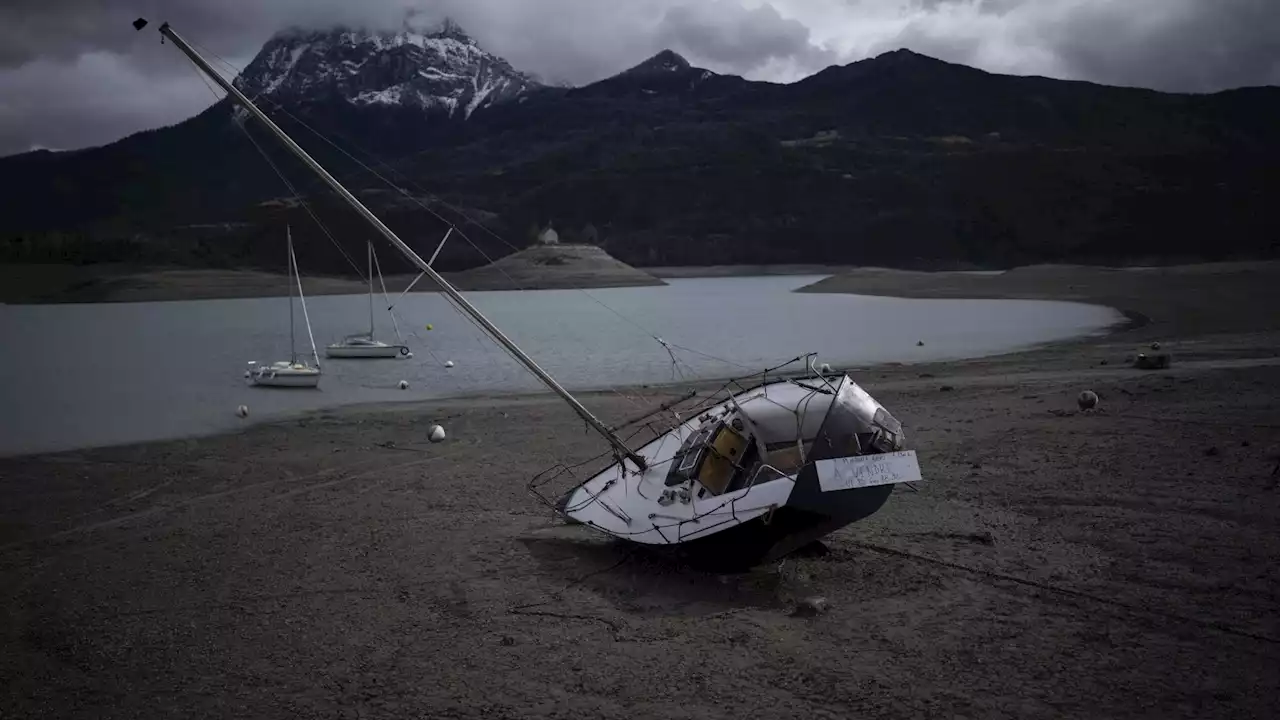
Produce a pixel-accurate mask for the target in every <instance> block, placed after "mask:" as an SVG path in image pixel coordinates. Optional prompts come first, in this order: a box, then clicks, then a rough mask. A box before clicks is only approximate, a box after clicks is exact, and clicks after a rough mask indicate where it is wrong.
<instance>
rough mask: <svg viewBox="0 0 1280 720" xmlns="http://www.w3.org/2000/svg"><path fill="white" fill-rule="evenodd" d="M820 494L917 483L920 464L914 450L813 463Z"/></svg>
mask: <svg viewBox="0 0 1280 720" xmlns="http://www.w3.org/2000/svg"><path fill="white" fill-rule="evenodd" d="M814 464H815V465H816V466H817V469H818V484H819V485H820V486H821V487H822V492H833V491H836V490H852V489H853V488H861V487H872V486H874V485H892V484H894V483H904V482H919V481H920V479H921V478H920V463H919V462H917V461H916V453H915V451H914V450H904V451H902V452H894V453H881V454H879V455H857V456H854V457H842V458H832V459H830V460H819V461H817V462H816V463H814Z"/></svg>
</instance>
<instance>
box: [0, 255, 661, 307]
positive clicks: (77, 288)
mask: <svg viewBox="0 0 1280 720" xmlns="http://www.w3.org/2000/svg"><path fill="white" fill-rule="evenodd" d="M442 275H443V276H444V278H445V279H446V280H448V281H449V283H450V284H452V285H453V286H454V287H456V288H458V289H459V290H463V291H501V290H558V289H573V288H581V289H595V288H608V287H644V286H654V285H665V284H666V283H665V282H664V281H663V280H661V279H660V278H657V277H655V276H653V275H651V274H649V273H647V272H645V271H643V270H638V269H636V268H633V267H631V266H629V265H626V264H624V263H622V262H619V261H618V260H616V259H615V258H613V257H611V256H610V255H608V254H607V253H605V252H604V251H603V250H600V249H599V248H597V247H594V246H587V245H558V246H554V247H546V246H540V247H530V248H526V249H524V250H521V251H519V252H516V253H513V254H512V255H508V256H506V257H503V258H500V259H498V260H497V261H495V262H494V263H493V264H491V265H486V266H483V267H479V268H473V269H471V270H463V271H459V272H445V273H442ZM415 277H416V274H412V275H387V276H386V277H385V278H384V281H385V283H386V286H387V291H388V292H392V293H399V292H402V291H403V290H404V289H405V288H406V287H408V286H409V284H410V283H411V282H413V280H414V278H415ZM302 290H303V292H304V293H306V294H307V295H308V296H313V295H314V296H319V295H363V294H364V293H366V292H368V286H367V285H365V283H364V282H363V281H361V280H358V279H353V278H347V277H329V276H321V275H311V274H309V273H307V272H305V270H304V272H303V273H302ZM380 290H381V288H379V291H380ZM438 290H439V288H437V287H436V286H435V284H434V283H432V282H431V281H430V280H429V279H426V278H424V279H423V280H421V281H420V282H419V283H418V284H417V285H415V286H414V292H437V291H438ZM288 292H289V280H288V276H286V275H284V274H278V273H270V272H263V271H260V270H246V269H241V270H211V269H204V270H196V269H189V268H147V267H133V266H128V265H87V266H74V265H7V266H0V302H3V303H11V304H32V303H50V304H53V303H112V302H168V301H175V300H225V299H234V298H260V297H283V296H285V295H287V294H288Z"/></svg>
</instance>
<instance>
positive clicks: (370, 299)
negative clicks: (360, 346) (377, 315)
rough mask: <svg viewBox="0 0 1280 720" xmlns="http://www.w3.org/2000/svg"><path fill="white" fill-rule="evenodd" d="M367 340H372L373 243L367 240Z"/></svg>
mask: <svg viewBox="0 0 1280 720" xmlns="http://www.w3.org/2000/svg"><path fill="white" fill-rule="evenodd" d="M367 244H368V245H369V340H370V341H372V340H373V241H372V240H369V241H368V243H367Z"/></svg>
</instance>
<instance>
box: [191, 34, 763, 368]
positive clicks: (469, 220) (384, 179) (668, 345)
mask: <svg viewBox="0 0 1280 720" xmlns="http://www.w3.org/2000/svg"><path fill="white" fill-rule="evenodd" d="M193 44H194V43H193ZM198 47H201V49H202V50H204V51H205V52H206V53H208V54H209V55H210V56H211V57H213V58H215V59H216V60H217V61H219V62H220V63H222V65H224V66H225V67H227V68H228V69H230V70H232V71H233V72H235V73H236V74H237V75H239V74H241V73H242V71H241V70H240V69H239V68H237V67H236V66H235V65H234V64H232V63H231V62H229V61H227V60H226V59H225V58H222V57H221V56H219V55H218V54H217V53H214V52H212V51H210V50H208V48H204V47H203V46H198ZM254 99H255V100H256V99H257V97H256V96H255V98H254ZM265 99H266V101H267V102H268V103H270V104H271V105H272V106H274V107H275V108H276V109H277V110H278V111H279V112H280V113H282V114H284V115H285V116H286V117H288V118H290V119H292V120H293V121H294V122H296V123H297V124H298V125H300V126H301V127H303V128H305V129H306V130H307V131H309V132H310V133H312V134H313V135H315V136H316V137H317V138H319V139H320V140H321V141H323V142H325V143H326V144H328V145H330V146H331V147H333V148H334V149H335V150H337V151H338V152H339V153H342V154H343V155H344V156H346V157H347V158H349V159H350V160H351V161H353V162H355V163H356V164H357V165H359V166H360V167H361V168H363V169H364V170H365V171H367V172H369V173H370V174H371V175H373V176H374V177H376V178H377V179H378V180H381V181H382V182H383V183H385V184H386V185H387V186H388V187H390V188H392V189H394V190H396V191H398V192H400V194H402V195H404V196H405V197H406V198H407V199H408V200H409V201H411V202H413V203H414V204H415V205H417V206H418V207H420V208H422V209H423V210H426V211H427V212H428V213H429V214H431V215H432V216H433V217H435V218H436V219H437V220H440V221H441V222H443V223H445V224H446V225H448V226H449V227H450V228H451V229H453V230H454V231H456V232H457V233H458V235H459V236H461V237H462V238H463V240H465V241H466V242H467V244H468V245H470V246H471V247H472V248H473V249H474V250H475V251H476V252H478V253H479V254H480V255H481V257H483V258H484V259H485V262H487V263H489V264H490V265H492V264H493V259H492V258H491V257H490V256H489V255H488V253H486V252H485V251H484V250H483V249H482V248H480V246H479V245H477V244H476V243H475V242H474V241H472V239H471V238H470V237H469V236H467V234H466V233H465V232H463V231H462V230H461V229H460V228H458V227H457V226H456V225H455V224H454V223H452V222H450V221H449V220H448V219H447V218H445V217H444V216H442V215H441V214H440V213H438V212H436V211H435V210H434V209H433V208H431V207H430V206H429V205H427V204H426V203H424V202H422V200H421V199H419V198H417V197H415V196H414V195H413V194H411V193H409V192H408V191H407V190H405V189H404V188H403V187H400V185H398V184H396V183H394V182H392V181H391V180H390V179H388V178H387V177H386V176H384V175H383V174H381V173H379V172H378V171H377V170H375V169H374V168H372V167H370V166H369V164H368V163H365V162H364V161H362V160H360V159H359V158H357V157H356V156H355V155H353V154H352V153H351V152H349V151H348V150H347V149H345V148H343V147H342V146H340V145H338V144H337V143H335V142H334V141H333V140H331V139H329V138H328V137H326V135H325V134H323V133H321V132H320V131H318V130H316V129H315V128H313V127H311V126H310V125H309V124H307V123H306V122H305V121H303V120H302V119H301V118H299V117H297V116H296V115H294V114H293V113H291V112H289V110H288V109H287V108H285V107H284V106H283V105H281V104H280V103H278V102H276V101H274V100H272V99H271V98H265ZM332 134H333V135H334V136H335V137H339V138H342V139H343V140H344V141H345V142H346V143H348V144H350V145H351V147H352V148H353V149H355V150H359V151H360V152H361V153H362V154H363V155H365V156H367V157H368V158H369V159H370V160H371V161H372V162H374V163H376V164H378V165H380V166H381V167H383V168H385V169H386V170H387V171H388V172H389V173H391V174H394V175H396V176H398V177H400V178H402V179H403V180H404V181H405V182H407V183H408V184H409V185H411V186H412V187H414V188H416V189H417V190H418V191H419V192H421V193H423V194H425V195H426V196H427V197H429V198H430V199H431V200H433V201H434V202H436V203H438V204H440V205H442V206H444V207H446V208H448V209H450V210H452V211H453V212H454V213H456V214H458V215H459V216H461V217H462V218H463V219H464V220H466V221H467V223H470V224H472V225H475V226H476V227H478V228H480V230H481V231H482V232H484V233H486V234H487V235H489V236H490V237H492V238H493V239H494V240H497V241H498V242H500V243H502V244H503V245H505V246H507V247H508V248H510V249H511V250H513V251H519V250H520V248H517V247H516V246H515V245H513V244H512V243H511V242H509V241H508V240H506V239H505V238H503V237H501V236H500V235H498V234H497V233H495V232H493V231H492V230H490V229H489V228H488V227H486V226H485V225H484V224H483V223H480V222H479V221H477V220H475V219H474V218H472V217H471V216H470V215H468V214H467V213H466V212H465V211H464V210H462V209H461V208H459V207H457V206H454V205H452V204H451V203H449V202H447V201H445V200H443V199H441V198H440V197H439V196H437V195H435V194H433V193H431V192H429V191H427V190H426V189H425V188H423V187H422V186H421V185H419V184H418V183H417V182H416V181H414V180H413V178H411V177H409V176H408V175H407V174H405V173H403V172H400V171H398V170H396V169H395V168H394V167H392V166H391V165H389V164H388V163H386V162H385V161H383V160H381V159H379V158H378V157H377V156H376V155H374V154H373V153H370V152H368V151H367V150H363V149H361V148H360V147H359V145H358V144H357V143H355V142H354V141H352V140H351V138H349V137H346V136H344V135H343V134H341V133H338V132H336V131H332ZM496 269H497V270H498V271H499V272H500V273H502V275H503V276H504V277H505V278H506V279H507V281H508V282H510V283H511V284H512V285H513V286H514V287H516V288H518V289H522V290H523V289H526V288H523V287H522V286H521V285H520V283H518V282H516V281H515V280H514V278H512V277H511V276H510V275H508V274H507V273H506V271H505V270H503V269H502V268H501V267H498V268H496ZM572 289H574V290H577V291H578V292H581V293H582V294H584V295H586V296H587V297H588V298H589V299H591V300H592V301H593V302H595V303H596V304H598V305H600V306H601V307H603V308H604V309H606V310H608V311H609V312H610V313H612V314H614V315H615V316H617V317H618V318H619V319H621V320H622V321H624V322H626V323H628V324H629V325H631V326H633V327H635V328H636V329H638V330H640V331H641V332H643V333H645V334H646V335H648V336H649V337H650V338H652V339H653V340H654V341H655V342H657V343H658V344H659V345H661V346H662V347H663V349H664V350H666V351H667V354H668V356H669V357H670V359H671V361H672V365H673V376H674V374H675V372H674V371H675V370H676V369H678V364H679V362H680V361H679V360H678V359H677V358H676V356H675V352H674V351H673V349H674V350H681V351H684V352H688V353H691V354H693V355H698V356H701V357H703V358H706V359H708V360H713V361H716V362H720V363H723V364H725V365H730V366H734V367H738V368H741V369H745V370H753V369H754V368H752V367H751V366H748V365H743V364H741V363H738V362H734V361H732V360H728V359H725V358H721V357H717V356H715V355H711V354H708V353H704V352H701V351H699V350H694V349H692V348H688V347H684V346H681V345H678V344H675V343H669V342H667V341H666V340H663V339H662V338H661V337H659V336H658V335H657V334H656V333H654V332H653V331H652V330H650V329H648V328H646V327H645V326H643V325H641V324H640V323H639V322H637V321H635V320H633V319H632V318H630V317H627V316H626V315H624V314H622V313H621V312H619V311H618V310H617V309H615V308H613V307H611V306H610V305H608V304H607V303H605V302H604V301H602V300H600V299H599V298H597V297H596V296H595V295H593V294H592V293H590V292H589V291H587V290H586V289H585V288H581V287H573V288H572ZM685 364H686V365H687V366H688V367H689V369H690V371H691V372H695V373H696V369H695V368H693V366H692V365H689V364H688V363H685ZM680 375H681V378H682V379H683V375H684V374H683V372H681V373H680ZM615 392H616V391H615Z"/></svg>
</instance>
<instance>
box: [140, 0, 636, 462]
mask: <svg viewBox="0 0 1280 720" xmlns="http://www.w3.org/2000/svg"><path fill="white" fill-rule="evenodd" d="M146 25H147V21H146V20H144V19H142V18H138V19H137V20H135V21H134V23H133V27H134V29H136V30H141V29H142V28H144V27H146ZM160 34H161V36H163V37H166V38H168V39H169V40H171V41H173V44H174V45H176V46H177V47H178V49H179V50H181V51H182V52H183V54H185V55H186V56H187V57H188V58H190V59H191V62H193V63H195V65H196V67H198V68H199V69H200V70H201V71H203V72H204V73H205V74H206V75H208V76H209V77H210V79H212V80H213V81H214V82H215V83H217V84H218V85H219V86H220V87H221V88H222V89H223V90H225V91H226V92H227V94H228V95H230V96H231V97H232V98H234V99H235V101H236V102H238V103H240V104H241V105H242V106H244V108H245V109H246V110H248V111H249V112H250V113H252V114H253V116H254V117H256V118H257V119H258V121H259V122H261V123H262V124H263V125H265V126H266V127H267V129H268V130H270V131H271V132H272V133H273V134H275V136H276V137H277V138H279V139H280V142H282V143H284V145H285V147H287V148H289V150H290V151H292V152H293V154H294V155H297V156H298V159H299V160H301V161H302V162H303V163H305V164H306V165H307V167H309V168H311V169H312V170H313V171H315V173H316V174H317V175H319V176H320V179H321V180H324V181H325V183H327V184H328V185H329V187H331V188H333V190H334V192H336V193H338V195H340V196H341V197H342V199H343V200H346V201H347V204H348V205H350V206H351V207H352V208H353V209H355V211H356V212H358V213H360V215H361V216H362V217H363V218H364V219H365V220H367V221H369V224H371V225H373V227H374V229H376V230H377V231H378V232H379V233H381V234H382V236H383V237H385V238H386V239H387V240H388V241H389V242H390V243H391V244H392V245H394V246H395V247H396V249H397V250H399V251H400V252H402V253H404V256H405V257H406V258H408V259H409V261H410V262H412V263H413V264H414V265H416V266H418V268H419V269H421V270H422V272H424V273H426V274H427V275H428V276H429V277H430V278H431V279H432V280H434V281H435V282H436V284H437V285H439V286H440V289H441V290H443V291H444V293H445V294H446V295H448V296H449V297H450V298H451V299H452V300H453V301H454V302H455V303H457V304H458V306H459V307H461V308H462V309H463V311H464V312H466V313H467V314H468V315H470V316H471V317H472V318H473V319H474V320H475V321H476V322H477V323H479V324H480V327H482V328H484V329H485V331H487V332H488V333H489V335H490V336H492V337H493V339H494V340H496V341H497V342H498V344H500V345H502V346H503V347H504V348H506V350H507V351H508V352H510V353H511V354H512V356H514V357H515V358H516V360H518V361H520V363H521V364H522V365H524V366H525V368H527V369H528V370H529V372H531V373H533V374H534V376H536V377H537V378H538V379H539V380H541V381H542V382H543V383H544V384H545V385H546V386H547V387H548V388H550V389H551V390H552V392H554V393H556V394H557V395H559V396H560V397H561V398H562V399H563V400H564V401H565V402H567V403H569V407H571V408H573V410H574V412H576V413H578V415H579V416H580V417H582V419H583V420H585V421H586V422H587V424H588V425H590V426H591V427H592V429H594V430H595V431H596V432H598V433H600V435H601V436H603V437H604V438H605V440H607V441H608V442H609V444H610V445H612V446H613V448H614V450H615V451H617V452H618V453H620V454H621V455H622V456H623V457H625V458H629V459H630V460H631V461H632V462H634V463H635V464H636V465H638V466H639V467H640V468H641V469H644V468H646V467H648V464H647V463H646V462H645V459H644V458H643V457H642V456H640V454H638V453H637V452H635V451H634V450H632V449H631V448H629V447H627V444H626V443H625V442H623V441H622V438H620V437H618V436H617V435H616V434H614V433H613V432H612V431H610V430H609V427H608V426H607V425H605V424H604V423H603V422H601V421H600V419H599V418H597V417H596V416H595V415H593V414H591V411H590V410H587V408H586V407H584V406H583V404H582V403H580V402H578V399H577V398H575V397H574V396H573V395H570V394H569V391H568V390H565V389H564V388H563V387H561V385H560V383H558V382H556V380H555V378H553V377H551V376H550V375H549V374H547V371H545V370H543V369H542V368H541V367H539V366H538V364H537V363H536V362H534V361H533V358H531V357H529V356H528V355H526V354H525V352H524V351H523V350H521V349H520V348H519V347H517V346H516V344H515V343H514V342H512V341H511V339H510V338H508V337H507V336H506V335H503V334H502V331H501V330H499V329H498V328H497V326H495V325H494V324H493V323H492V322H490V321H489V319H488V318H486V317H485V316H484V315H483V314H482V313H481V312H480V311H479V310H477V309H476V308H475V306H473V305H472V304H471V303H470V302H468V301H467V299H466V298H464V297H463V296H462V294H461V293H459V292H458V291H457V290H456V289H455V288H454V287H453V286H452V285H450V284H449V283H448V282H447V281H446V280H445V279H444V278H443V277H441V276H440V274H439V273H437V272H436V271H435V270H434V269H432V267H431V265H430V264H429V263H427V262H426V261H425V260H423V259H422V258H421V257H419V256H418V254H417V253H415V252H414V251H413V249H412V248H410V247H409V246H408V245H406V244H405V243H404V241H403V240H401V239H400V238H399V237H397V236H396V234H395V233H394V232H392V231H391V228H389V227H387V226H386V225H385V224H384V223H383V222H382V221H381V220H379V219H378V216H377V215H374V214H373V213H372V212H371V211H370V210H369V208H367V207H365V206H364V205H363V204H362V203H361V202H360V201H359V200H357V199H356V197H355V196H354V195H352V194H351V192H350V191H349V190H347V189H346V188H345V187H343V186H342V184H341V183H339V182H338V181H337V180H336V179H335V178H334V177H333V176H332V175H330V174H329V172H328V171H327V170H325V169H324V168H323V167H321V166H320V163H318V162H316V161H315V160H314V159H312V157H311V156H310V155H308V154H307V153H306V151H304V150H303V149H302V148H301V147H299V146H298V144H297V143H296V142H294V141H293V139H292V138H290V137H289V136H288V135H287V134H285V132H284V131H283V130H281V129H280V128H279V127H278V126H277V125H276V124H275V123H274V122H272V121H271V118H269V117H267V116H266V114H265V113H263V112H262V111H261V110H259V109H258V108H257V106H255V105H254V104H253V103H252V102H251V101H250V100H249V98H247V97H245V96H244V93H242V92H240V91H239V90H238V89H237V88H236V87H235V86H234V85H232V84H231V83H230V82H227V80H225V79H224V78H223V77H222V76H221V75H219V74H218V73H217V72H216V71H215V70H214V69H213V67H212V66H210V65H209V63H208V62H206V61H205V59H204V58H203V57H201V56H200V54H199V53H197V52H196V51H195V50H194V49H192V47H191V46H190V45H188V44H187V42H186V41H185V40H183V39H182V37H181V36H179V35H178V33H176V32H174V30H173V28H171V27H169V23H167V22H166V23H162V24H161V25H160Z"/></svg>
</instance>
